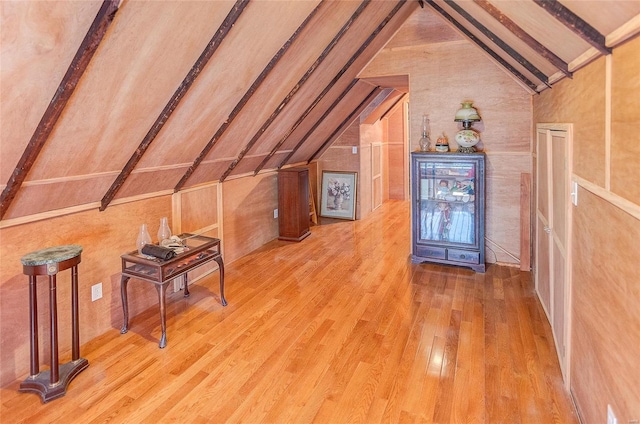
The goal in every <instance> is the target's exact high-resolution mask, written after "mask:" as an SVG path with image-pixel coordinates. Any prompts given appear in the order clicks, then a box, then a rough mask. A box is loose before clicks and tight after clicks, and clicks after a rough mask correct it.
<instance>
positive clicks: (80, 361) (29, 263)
mask: <svg viewBox="0 0 640 424" xmlns="http://www.w3.org/2000/svg"><path fill="white" fill-rule="evenodd" d="M81 253H82V246H79V245H77V244H70V245H65V246H56V247H49V248H46V249H42V250H38V251H35V252H31V253H29V254H27V255H25V256H23V257H22V258H21V259H20V261H21V262H22V269H23V272H24V274H26V275H28V276H29V327H30V333H31V334H30V336H31V372H30V375H29V377H27V378H26V379H25V380H24V381H23V382H22V383H20V391H21V392H35V393H38V394H39V395H40V396H41V398H42V401H43V402H48V401H50V400H53V399H56V398H59V397H61V396H64V394H65V393H66V392H67V386H68V385H69V382H70V381H71V380H72V379H73V378H75V377H76V376H77V375H78V374H79V373H80V372H81V371H82V370H84V369H85V368H87V367H88V366H89V362H88V361H87V360H86V359H84V358H81V357H80V329H79V320H78V264H79V263H80V260H81ZM69 268H71V323H72V329H71V337H72V346H71V362H67V363H65V364H62V365H60V364H58V309H57V296H56V276H57V274H58V272H60V271H64V270H66V269H69ZM38 275H47V276H49V326H50V345H51V346H50V347H51V353H50V369H49V370H45V371H42V372H41V371H40V360H39V354H38V350H39V349H38V299H37V290H36V282H37V281H36V277H37V276H38Z"/></svg>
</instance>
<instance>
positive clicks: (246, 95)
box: [174, 0, 325, 192]
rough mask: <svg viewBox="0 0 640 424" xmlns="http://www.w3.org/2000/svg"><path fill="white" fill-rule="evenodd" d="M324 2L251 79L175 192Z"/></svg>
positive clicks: (322, 2)
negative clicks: (254, 77)
mask: <svg viewBox="0 0 640 424" xmlns="http://www.w3.org/2000/svg"><path fill="white" fill-rule="evenodd" d="M324 2H325V0H322V1H321V2H320V3H319V4H318V5H317V6H316V7H315V9H313V10H312V11H311V13H310V14H309V16H307V17H306V19H305V20H304V21H303V22H302V23H301V24H300V26H299V27H298V29H296V30H295V32H294V33H293V34H292V35H291V37H289V39H288V40H287V41H286V42H285V43H284V44H283V45H282V47H280V50H278V51H277V52H276V54H275V55H274V56H273V57H272V58H271V60H270V61H269V63H268V64H267V66H265V68H264V69H263V70H262V72H261V73H260V75H258V77H257V78H256V79H255V81H253V84H251V87H249V89H248V90H247V91H246V92H245V93H244V96H242V98H241V99H240V101H239V102H238V103H237V104H236V105H235V107H234V108H233V110H232V111H231V113H230V114H229V116H228V117H227V119H226V120H225V121H224V122H223V123H222V125H221V126H220V128H218V130H217V131H216V132H215V134H214V135H213V137H211V139H210V140H209V142H208V143H207V145H206V146H204V148H203V149H202V151H201V152H200V154H199V155H198V157H197V158H196V159H195V160H194V161H193V164H192V165H191V166H190V167H189V169H187V172H185V174H184V175H183V176H182V178H181V179H180V181H178V184H176V186H175V188H174V191H175V192H177V191H179V190H180V189H182V187H184V185H185V184H186V182H187V180H188V179H189V178H190V177H191V175H193V173H194V172H195V170H196V168H197V167H198V166H199V165H200V163H202V161H203V160H204V158H205V157H206V156H207V155H208V154H209V152H210V151H211V149H213V146H215V144H216V143H217V141H218V140H219V139H220V137H222V135H223V134H224V133H225V131H226V130H227V128H229V126H230V125H231V123H232V122H233V120H234V119H235V118H236V116H238V114H239V113H240V111H241V110H242V109H243V108H244V106H245V105H246V104H247V102H248V101H249V99H251V97H252V96H253V94H254V93H255V92H256V90H258V88H259V87H260V86H261V85H262V83H263V82H264V80H265V79H267V76H269V74H270V73H271V71H272V70H273V68H274V67H275V66H276V64H277V63H278V62H279V61H280V59H282V57H283V56H284V54H285V53H286V52H287V50H289V47H291V45H292V44H293V42H294V41H295V40H296V39H297V38H298V36H299V35H300V33H301V32H302V30H303V29H304V28H306V26H307V25H308V24H309V22H310V21H311V19H312V18H313V17H314V16H315V15H316V13H317V12H318V10H319V9H320V6H321V5H322V4H324Z"/></svg>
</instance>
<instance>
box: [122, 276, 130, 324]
mask: <svg viewBox="0 0 640 424" xmlns="http://www.w3.org/2000/svg"><path fill="white" fill-rule="evenodd" d="M127 283H129V277H125V276H122V278H121V279H120V297H122V314H123V318H124V320H123V324H122V329H120V334H125V333H126V332H127V331H129V302H128V299H127Z"/></svg>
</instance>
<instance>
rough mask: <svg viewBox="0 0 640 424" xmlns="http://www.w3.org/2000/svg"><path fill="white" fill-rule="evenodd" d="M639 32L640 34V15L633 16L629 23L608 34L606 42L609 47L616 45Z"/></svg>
mask: <svg viewBox="0 0 640 424" xmlns="http://www.w3.org/2000/svg"><path fill="white" fill-rule="evenodd" d="M638 34H640V15H636V16H635V17H633V18H631V19H630V20H629V21H627V23H625V24H623V25H622V26H621V27H619V28H617V29H615V30H614V31H612V32H611V33H610V34H609V35H607V36H606V38H605V44H606V46H607V47H616V46H617V45H619V44H622V43H624V42H625V41H628V40H630V39H631V38H632V37H635V36H636V35H638Z"/></svg>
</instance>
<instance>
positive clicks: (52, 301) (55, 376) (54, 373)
mask: <svg viewBox="0 0 640 424" xmlns="http://www.w3.org/2000/svg"><path fill="white" fill-rule="evenodd" d="M49 312H50V314H49V326H50V327H51V379H50V383H51V385H52V386H53V385H54V384H56V383H57V382H58V381H59V379H60V377H59V366H58V299H57V297H56V276H55V275H50V276H49Z"/></svg>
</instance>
